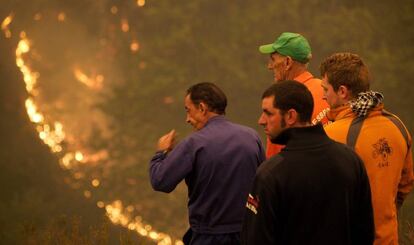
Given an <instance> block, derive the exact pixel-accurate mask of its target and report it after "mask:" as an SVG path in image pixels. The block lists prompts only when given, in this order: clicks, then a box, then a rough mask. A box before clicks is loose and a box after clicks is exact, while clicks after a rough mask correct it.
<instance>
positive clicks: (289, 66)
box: [285, 56, 293, 70]
mask: <svg viewBox="0 0 414 245" xmlns="http://www.w3.org/2000/svg"><path fill="white" fill-rule="evenodd" d="M285 62H286V64H285V65H286V70H290V68H291V67H292V65H293V59H292V57H290V56H286V60H285Z"/></svg>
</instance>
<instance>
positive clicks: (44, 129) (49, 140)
mask: <svg viewBox="0 0 414 245" xmlns="http://www.w3.org/2000/svg"><path fill="white" fill-rule="evenodd" d="M144 3H145V1H144ZM11 18H12V17H10V20H8V21H6V22H5V21H3V24H2V29H3V25H5V26H7V25H6V24H4V23H10V22H11ZM3 30H4V29H3ZM20 37H21V39H20V41H19V43H18V45H17V48H16V65H17V66H18V67H19V69H20V71H21V73H22V74H23V77H24V82H25V85H26V90H27V92H28V94H29V97H28V98H27V99H26V111H27V114H28V116H29V119H30V121H31V122H33V123H34V124H35V125H36V130H37V132H38V134H39V138H40V139H41V140H42V141H43V142H44V143H45V144H46V145H48V146H49V148H50V150H51V151H52V152H54V153H57V152H63V153H64V154H62V155H63V157H61V158H60V165H61V167H62V168H65V169H71V168H73V167H74V166H76V165H78V164H80V163H86V162H90V161H99V160H101V159H105V158H107V157H108V154H107V152H106V151H101V152H98V153H95V154H92V155H87V154H85V153H84V152H81V151H75V152H69V151H67V152H65V149H64V147H63V146H62V143H63V142H64V141H65V138H66V134H65V132H64V130H63V128H64V127H63V125H62V123H60V122H54V123H51V124H49V123H46V119H45V116H44V115H43V114H42V113H41V112H40V111H39V110H38V108H39V106H38V105H37V104H36V102H35V97H36V95H37V94H38V93H37V91H36V85H37V79H38V78H39V73H37V72H33V71H32V70H31V68H30V67H29V66H28V65H27V64H26V62H25V59H24V57H25V55H26V54H28V53H29V51H30V45H31V44H30V42H29V40H28V39H27V38H26V34H25V33H24V32H22V33H21V35H20ZM74 74H75V77H76V78H77V79H78V80H79V81H80V82H82V83H84V84H85V85H87V86H88V87H93V88H97V87H99V88H100V86H101V84H102V81H103V77H102V78H101V79H98V76H97V77H96V78H95V79H90V78H89V77H88V76H86V75H85V74H84V73H83V72H82V71H81V70H79V69H75V71H74ZM99 80H100V82H99ZM82 177H83V174H82V173H79V172H77V173H75V174H74V178H75V179H79V178H82ZM91 184H92V186H93V187H94V188H98V187H99V185H100V184H101V182H100V181H99V180H98V179H96V178H95V179H93V180H92V182H91ZM83 194H84V196H85V197H86V198H91V196H92V192H91V191H90V190H84V192H83ZM97 206H98V207H99V208H105V211H106V215H107V216H108V217H109V219H110V220H111V221H112V222H113V223H114V224H118V225H122V226H123V227H125V228H127V229H129V230H133V231H136V232H137V233H138V234H140V235H141V236H144V237H147V238H149V239H151V240H153V241H156V242H157V244H158V245H172V244H175V245H183V243H182V242H181V241H179V240H176V241H174V243H173V241H172V239H171V237H170V236H169V235H167V234H165V233H161V232H157V231H155V230H154V229H153V227H151V225H148V224H145V223H143V222H142V218H141V217H140V216H135V217H134V218H132V217H131V212H132V211H133V210H134V209H133V207H130V206H128V207H127V208H125V209H124V208H123V204H122V202H121V201H120V200H116V201H114V202H112V203H111V204H105V203H104V202H103V201H98V202H97Z"/></svg>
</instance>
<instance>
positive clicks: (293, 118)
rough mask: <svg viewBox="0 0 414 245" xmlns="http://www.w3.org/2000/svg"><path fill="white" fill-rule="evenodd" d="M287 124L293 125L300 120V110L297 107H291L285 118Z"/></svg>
mask: <svg viewBox="0 0 414 245" xmlns="http://www.w3.org/2000/svg"><path fill="white" fill-rule="evenodd" d="M283 120H285V123H286V125H287V126H289V127H291V126H293V125H295V124H296V123H297V122H298V121H299V115H298V112H297V111H296V110H295V109H289V110H288V111H287V112H286V113H285V116H284V118H283Z"/></svg>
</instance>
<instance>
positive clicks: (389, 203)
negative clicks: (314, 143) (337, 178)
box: [320, 53, 414, 245]
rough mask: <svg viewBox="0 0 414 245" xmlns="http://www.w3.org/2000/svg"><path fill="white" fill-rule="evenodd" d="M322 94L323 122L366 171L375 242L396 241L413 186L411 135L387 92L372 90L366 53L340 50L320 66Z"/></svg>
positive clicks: (392, 242) (328, 131) (389, 243)
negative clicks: (388, 104)
mask: <svg viewBox="0 0 414 245" xmlns="http://www.w3.org/2000/svg"><path fill="white" fill-rule="evenodd" d="M320 70H321V75H322V77H323V80H322V86H323V90H324V98H325V99H326V101H327V102H328V104H329V105H330V108H331V110H330V112H329V113H328V118H329V119H330V120H333V121H334V122H333V123H331V124H329V125H327V126H326V127H325V131H326V133H327V134H328V136H330V137H331V138H332V139H334V140H336V141H339V142H342V143H345V144H347V145H348V146H350V147H351V148H353V149H354V150H355V151H356V153H357V154H358V155H359V156H360V157H361V158H362V160H363V161H364V164H365V168H366V170H367V173H368V177H369V182H370V185H371V192H372V195H371V196H372V205H373V208H374V222H375V243H374V244H376V245H380V244H387V245H396V244H398V221H397V210H398V208H399V207H401V205H402V203H403V201H404V199H405V197H406V196H407V195H408V194H409V192H410V191H411V189H412V187H413V183H414V177H413V162H412V155H411V154H412V153H411V136H410V134H409V132H408V130H407V128H406V127H405V126H404V124H403V123H402V122H401V121H400V119H399V118H398V117H396V116H395V115H393V114H391V113H389V112H387V111H385V110H384V105H383V103H382V100H383V96H382V94H380V93H378V92H373V91H369V83H370V75H369V71H368V68H367V67H366V66H365V64H364V63H363V61H362V59H361V58H360V57H359V56H358V55H356V54H351V53H336V54H333V55H331V56H330V57H328V58H327V59H326V60H325V61H323V62H322V64H321V66H320Z"/></svg>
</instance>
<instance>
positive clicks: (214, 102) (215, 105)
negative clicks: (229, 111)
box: [187, 82, 227, 115]
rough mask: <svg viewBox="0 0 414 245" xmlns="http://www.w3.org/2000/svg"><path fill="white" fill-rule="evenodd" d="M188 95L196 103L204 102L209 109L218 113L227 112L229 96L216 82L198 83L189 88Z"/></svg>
mask: <svg viewBox="0 0 414 245" xmlns="http://www.w3.org/2000/svg"><path fill="white" fill-rule="evenodd" d="M187 95H190V99H191V101H192V102H193V103H194V104H196V105H197V104H199V103H200V102H204V103H205V104H207V105H208V107H209V110H210V111H212V112H215V113H217V114H220V115H223V114H225V113H226V106H227V97H226V95H225V94H224V92H223V91H222V90H221V89H220V88H219V87H218V86H217V85H215V84H214V83H209V82H203V83H197V84H195V85H193V86H191V87H190V88H189V89H187Z"/></svg>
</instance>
